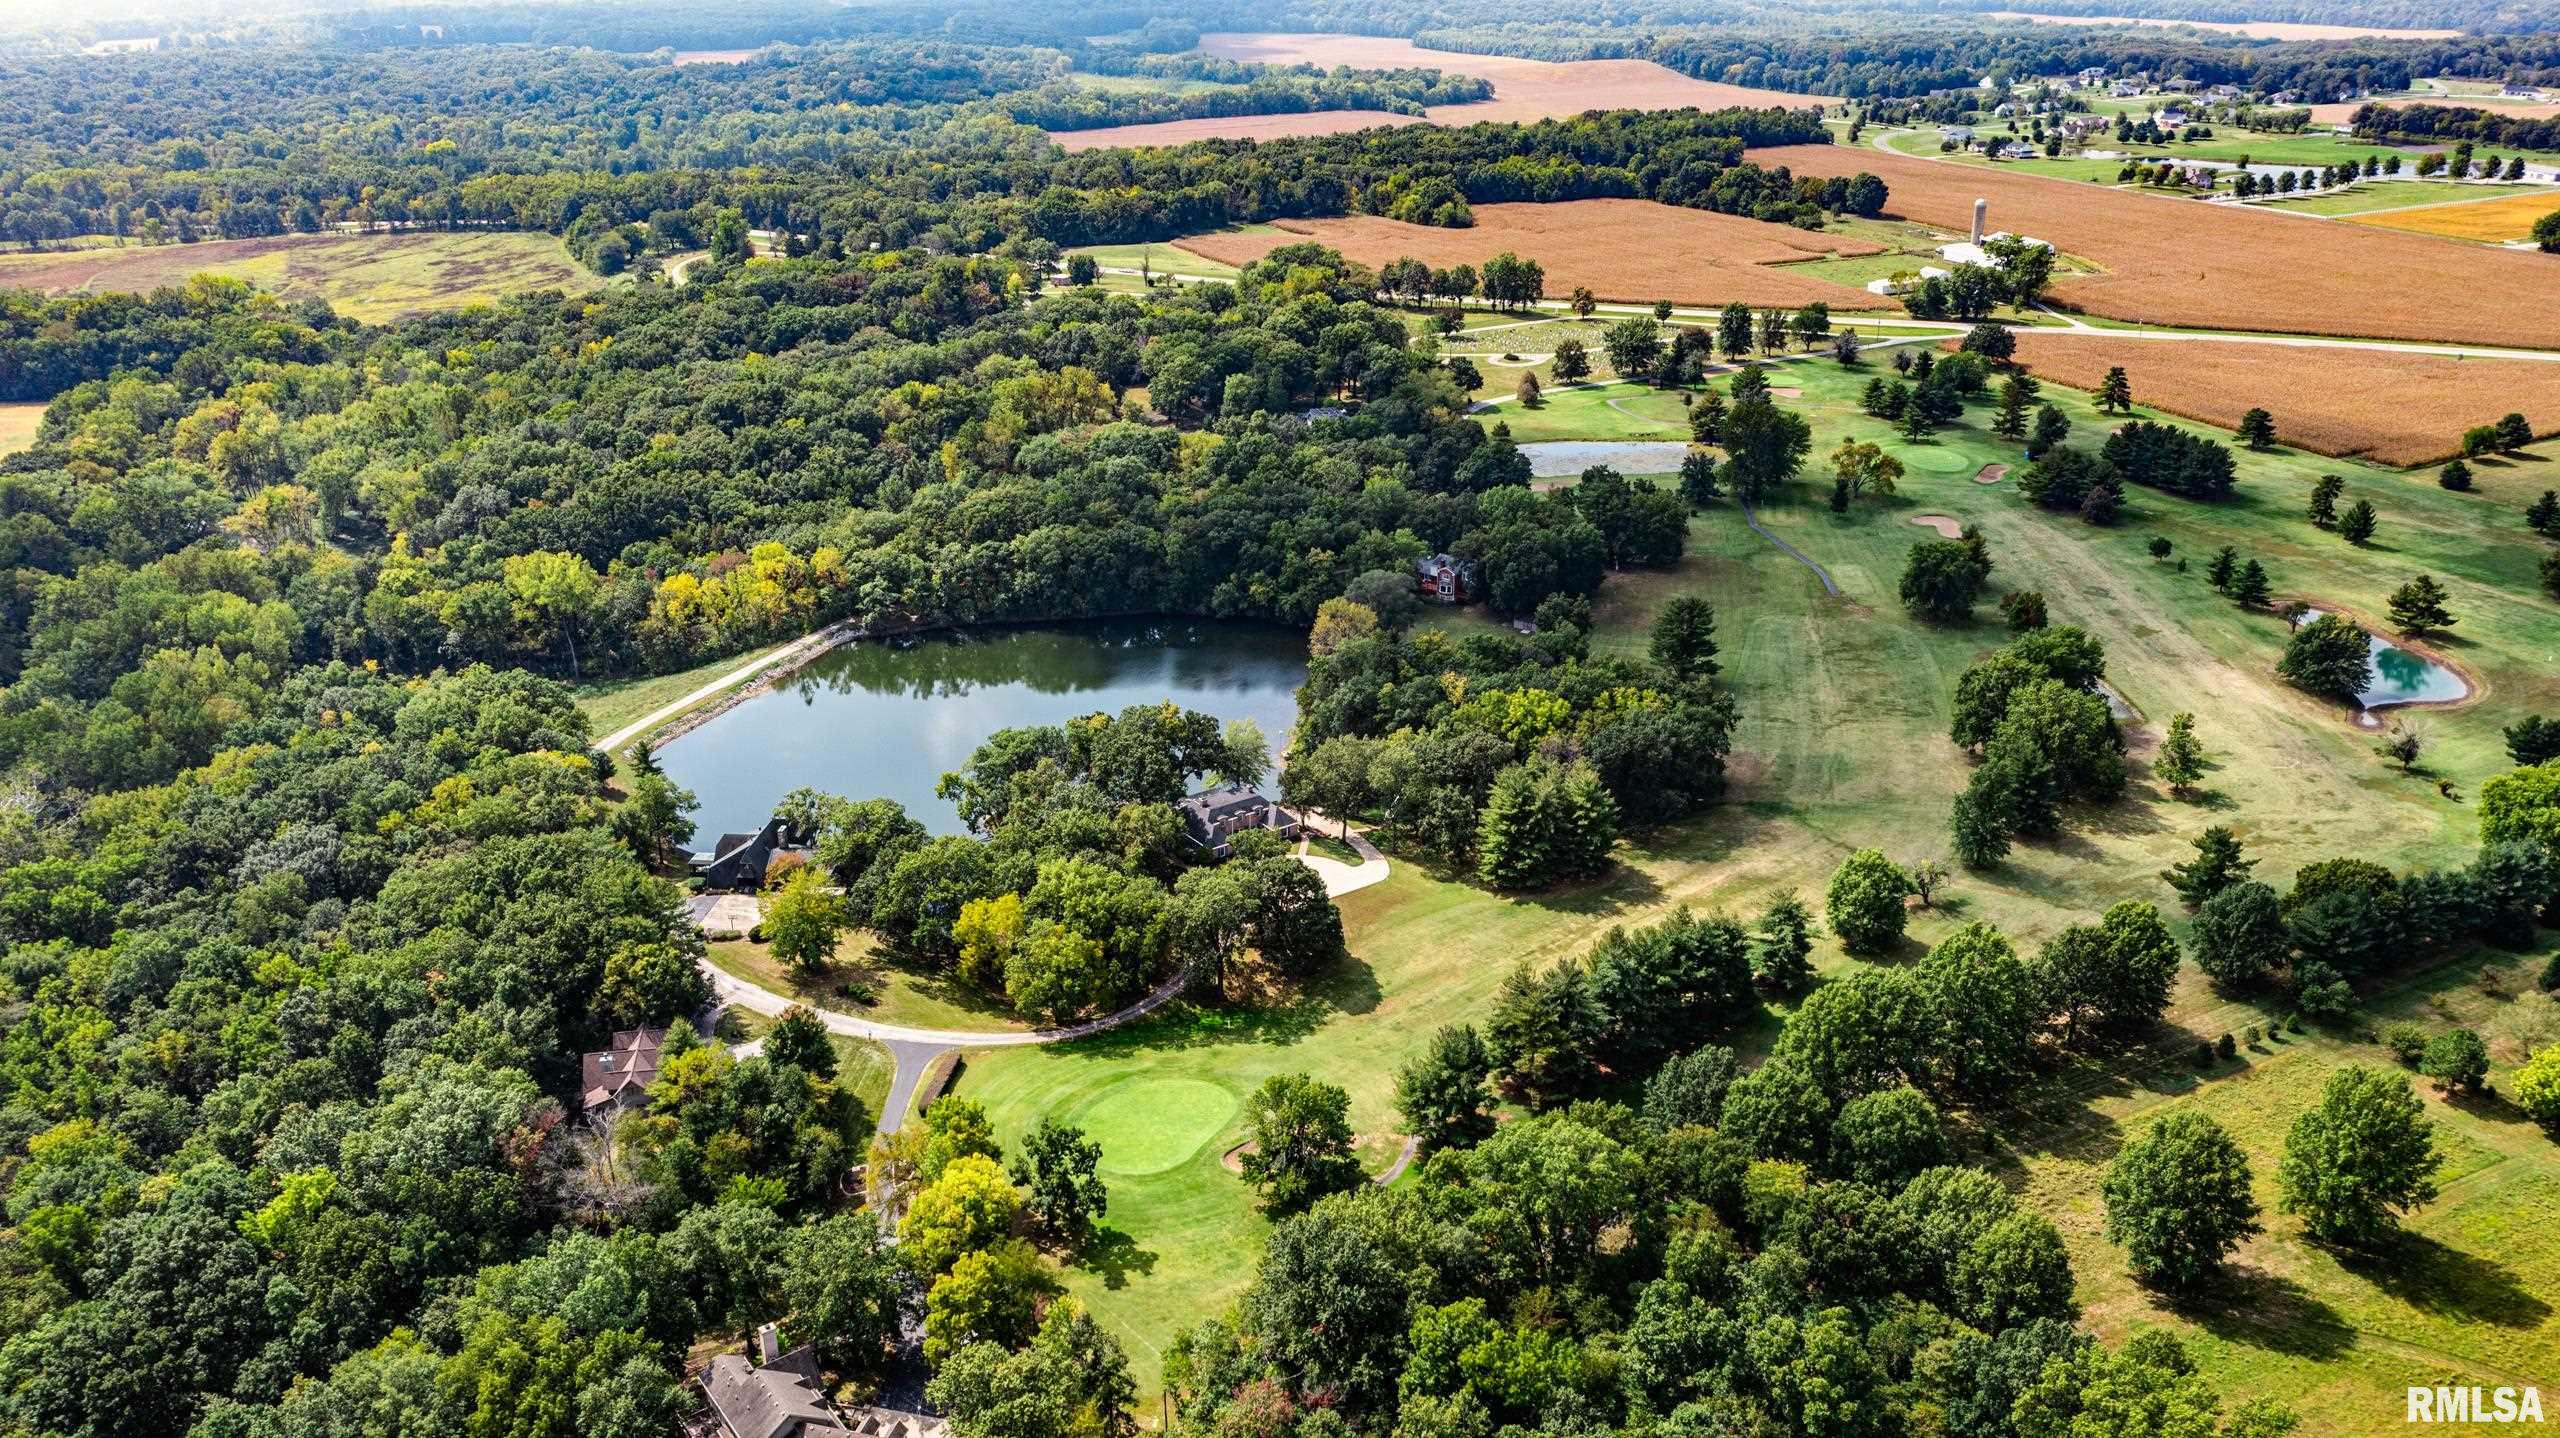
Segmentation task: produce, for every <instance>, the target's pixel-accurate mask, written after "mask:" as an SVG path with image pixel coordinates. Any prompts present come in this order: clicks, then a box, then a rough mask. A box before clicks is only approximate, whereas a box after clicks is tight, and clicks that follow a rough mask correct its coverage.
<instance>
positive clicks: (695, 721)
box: [616, 609, 1296, 749]
mask: <svg viewBox="0 0 2560 1438" xmlns="http://www.w3.org/2000/svg"><path fill="white" fill-rule="evenodd" d="M1128 619H1162V620H1171V621H1177V622H1181V623H1187V624H1227V623H1238V624H1269V625H1271V626H1272V627H1274V628H1277V629H1294V628H1296V626H1295V625H1291V624H1285V623H1282V622H1281V621H1279V620H1277V619H1268V620H1266V619H1233V618H1222V617H1220V616H1218V615H1213V614H1184V613H1180V612H1178V611H1174V610H1166V609H1127V610H1118V611H1114V612H1112V613H1108V614H1084V615H1076V616H1072V617H1068V618H1058V619H979V620H972V621H970V622H968V623H965V624H956V623H952V622H949V621H946V620H936V621H933V622H930V623H928V622H924V621H910V622H908V623H904V624H900V625H896V626H894V627H888V628H877V629H865V628H860V627H856V626H854V621H852V620H850V619H839V620H836V621H834V622H833V623H831V624H822V625H820V626H818V627H817V628H815V629H812V630H810V631H809V632H808V633H806V634H803V635H801V636H800V637H799V638H798V639H795V640H791V641H789V642H790V643H793V644H802V645H806V646H807V647H806V648H805V649H804V650H802V651H801V652H800V653H797V654H793V655H791V656H789V657H788V658H785V659H781V660H779V661H777V662H775V663H773V664H771V665H768V666H767V667H765V668H764V669H762V670H760V671H758V672H757V674H756V676H755V677H754V678H753V679H750V680H748V681H747V682H746V683H744V684H741V685H739V686H738V687H737V688H735V689H732V690H729V691H728V692H726V693H724V694H721V695H718V696H716V697H714V698H711V699H706V700H704V701H703V702H702V703H700V704H697V705H694V706H693V707H692V708H690V709H687V710H685V711H684V712H683V713H681V714H676V715H672V716H670V717H669V718H668V719H667V721H666V722H665V723H663V724H659V725H657V726H655V727H653V728H651V729H649V730H648V731H647V732H645V733H642V734H639V735H636V736H634V737H633V739H632V740H631V742H632V743H634V744H646V745H648V746H649V747H650V748H652V749H655V748H657V747H658V746H659V745H661V744H669V743H673V742H674V741H676V740H678V739H681V738H683V737H684V736H685V735H687V734H690V733H692V732H693V731H694V730H696V729H699V728H701V727H702V726H703V725H705V724H708V723H710V722H711V721H712V720H714V719H717V718H719V717H720V716H721V715H723V714H726V713H728V712H729V711H730V710H732V709H735V708H737V707H738V706H739V705H741V704H744V703H746V702H747V701H748V700H750V699H757V698H761V697H763V696H764V695H766V694H770V693H772V692H773V690H774V689H775V687H776V686H778V685H780V684H781V683H782V682H783V681H784V680H786V679H790V678H792V677H793V676H795V675H797V674H799V673H800V671H801V670H803V669H806V668H808V667H809V666H810V665H812V664H815V663H817V662H818V661H819V660H821V659H824V658H825V657H827V656H828V655H830V654H833V653H834V652H836V651H837V650H839V649H842V648H843V647H844V646H846V645H848V644H859V643H861V642H863V641H864V640H869V639H912V638H917V637H920V636H923V635H929V634H961V633H967V632H969V631H972V630H986V631H995V630H1005V629H1051V628H1058V627H1061V626H1065V625H1072V624H1105V623H1110V622H1112V621H1115V620H1128ZM834 631H842V632H840V633H837V632H834ZM818 639H824V640H825V641H826V642H825V643H823V644H819V643H811V642H810V641H812V640H818ZM616 747H620V746H616Z"/></svg>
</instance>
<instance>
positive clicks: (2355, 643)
mask: <svg viewBox="0 0 2560 1438" xmlns="http://www.w3.org/2000/svg"><path fill="white" fill-rule="evenodd" d="M2276 673H2277V674H2279V675H2281V676H2283V677H2284V678H2285V679H2286V680H2288V681H2290V682H2291V683H2293V684H2296V685H2299V686H2300V687H2302V688H2304V689H2308V690H2310V691H2311V692H2312V693H2314V694H2325V695H2327V696H2329V697H2330V698H2332V699H2346V700H2352V699H2354V698H2355V697H2356V696H2357V695H2359V694H2361V693H2363V692H2364V687H2365V684H2366V682H2367V681H2368V680H2369V679H2370V678H2371V676H2372V673H2373V641H2372V640H2371V639H2370V638H2369V637H2367V635H2366V634H2365V632H2364V631H2363V630H2362V629H2359V628H2357V627H2356V623H2355V621H2354V620H2352V619H2348V618H2346V617H2344V616H2343V615H2337V614H2323V615H2321V616H2320V617H2319V618H2317V619H2314V620H2312V621H2311V622H2310V623H2308V624H2305V625H2303V626H2302V627H2301V628H2299V629H2296V630H2295V631H2293V637H2292V638H2291V639H2289V640H2287V641H2286V642H2285V647H2284V658H2283V659H2282V660H2280V661H2278V663H2277V664H2276Z"/></svg>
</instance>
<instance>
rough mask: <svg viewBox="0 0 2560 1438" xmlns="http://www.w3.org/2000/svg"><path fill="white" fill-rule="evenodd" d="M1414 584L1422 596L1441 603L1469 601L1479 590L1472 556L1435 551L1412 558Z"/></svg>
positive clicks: (1468, 602)
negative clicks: (1425, 556) (1459, 555)
mask: <svg viewBox="0 0 2560 1438" xmlns="http://www.w3.org/2000/svg"><path fill="white" fill-rule="evenodd" d="M1413 574H1414V581H1415V588H1416V589H1417V591H1418V592H1420V594H1421V595H1422V597H1423V598H1425V599H1430V600H1436V601H1438V602H1439V603H1442V604H1473V603H1475V602H1476V600H1477V598H1478V597H1479V596H1480V594H1481V593H1482V591H1481V589H1480V588H1479V586H1478V584H1477V581H1476V566H1475V562H1474V561H1473V560H1468V559H1460V558H1458V557H1457V556H1455V555H1452V554H1435V555H1432V556H1431V557H1430V558H1428V559H1417V560H1415V561H1414V562H1413Z"/></svg>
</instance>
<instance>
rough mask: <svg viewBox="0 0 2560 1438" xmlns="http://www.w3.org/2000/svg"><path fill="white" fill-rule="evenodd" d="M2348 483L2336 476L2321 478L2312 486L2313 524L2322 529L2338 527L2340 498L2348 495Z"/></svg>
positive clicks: (2325, 475)
mask: <svg viewBox="0 0 2560 1438" xmlns="http://www.w3.org/2000/svg"><path fill="white" fill-rule="evenodd" d="M2346 490H2347V482H2346V481H2345V480H2343V479H2340V478H2339V477H2338V476H2336V475H2334V474H2324V475H2322V476H2320V482H2319V483H2318V484H2315V485H2313V486H2311V522H2312V523H2313V524H2314V525H2317V526H2318V527H2320V528H2322V529H2335V528H2337V527H2338V496H2339V495H2341V494H2344V493H2346Z"/></svg>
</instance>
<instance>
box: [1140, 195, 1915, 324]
mask: <svg viewBox="0 0 2560 1438" xmlns="http://www.w3.org/2000/svg"><path fill="white" fill-rule="evenodd" d="M1475 216H1476V222H1475V223H1474V224H1473V225H1471V226H1469V227H1467V228H1466V229H1462V230H1453V229H1446V228H1442V227H1439V226H1435V225H1409V224H1406V223H1404V222H1403V221H1401V220H1389V219H1383V218H1380V217H1378V216H1374V215H1354V216H1349V217H1346V218H1342V219H1331V220H1283V221H1280V222H1279V224H1278V225H1277V226H1276V228H1275V230H1274V232H1271V233H1263V234H1217V235H1200V236H1194V237H1191V238H1186V239H1184V240H1181V241H1179V242H1178V243H1179V244H1180V246H1181V247H1182V248H1183V249H1186V250H1189V251H1191V252H1192V253H1193V254H1196V255H1201V256H1205V257H1206V258H1209V259H1213V260H1217V261H1220V262H1222V263H1225V264H1230V265H1242V264H1248V263H1251V262H1252V261H1254V260H1258V259H1260V258H1262V257H1263V256H1264V255H1267V254H1269V253H1270V252H1271V251H1272V250H1274V249H1277V248H1278V247H1280V246H1282V245H1293V244H1301V243H1304V242H1306V241H1309V240H1314V241H1317V242H1319V243H1321V244H1325V245H1330V246H1331V247H1333V248H1334V249H1337V250H1339V251H1341V252H1342V254H1343V255H1344V256H1345V257H1346V258H1348V259H1352V260H1356V261H1358V262H1360V263H1361V264H1364V265H1368V266H1370V267H1372V268H1375V267H1377V266H1379V265H1383V264H1386V263H1387V262H1388V261H1390V260H1396V259H1403V258H1408V257H1410V258H1412V259H1418V260H1421V261H1423V262H1424V263H1426V264H1429V265H1432V266H1434V267H1446V266H1449V265H1457V264H1470V265H1481V264H1483V263H1484V262H1485V261H1486V260H1487V259H1490V258H1491V257H1493V256H1494V255H1497V254H1500V253H1501V252H1503V251H1505V250H1509V251H1511V252H1512V253H1514V254H1517V255H1519V256H1520V257H1522V258H1523V259H1533V260H1536V261H1537V262H1538V263H1539V264H1540V265H1542V266H1544V267H1545V269H1546V275H1547V295H1548V297H1549V298H1560V297H1562V296H1564V295H1568V294H1571V293H1572V292H1573V290H1574V288H1575V287H1576V286H1583V287H1587V288H1588V289H1590V291H1591V292H1592V293H1593V294H1595V295H1597V296H1599V297H1600V298H1602V299H1610V300H1633V301H1638V302H1642V301H1647V300H1657V299H1667V300H1670V301H1672V302H1673V303H1675V304H1723V303H1728V302H1730V301H1733V300H1742V301H1744V302H1746V303H1749V304H1755V305H1804V304H1810V303H1812V302H1813V301H1816V300H1821V301H1824V302H1825V303H1828V304H1830V305H1831V306H1833V307H1834V308H1859V307H1864V306H1868V305H1873V304H1875V303H1877V301H1876V298H1875V296H1873V295H1870V294H1868V293H1867V292H1866V291H1864V290H1860V289H1853V288H1851V287H1849V286H1847V285H1843V284H1837V283H1834V282H1832V281H1830V280H1825V279H1817V278H1814V277H1811V276H1807V275H1798V274H1794V273H1791V272H1790V271H1788V270H1787V269H1785V268H1783V266H1785V265H1787V264H1789V263H1791V262H1794V261H1802V260H1816V259H1823V258H1828V257H1837V256H1855V255H1879V254H1882V253H1884V250H1883V247H1882V246H1880V245H1876V244H1872V243H1869V242H1867V241H1865V240H1859V239H1853V238H1849V237H1847V236H1841V235H1832V234H1826V233H1824V232H1823V231H1820V230H1799V229H1796V228H1794V227H1793V226H1789V225H1773V224H1770V223H1768V222H1766V221H1763V220H1750V219H1744V218H1742V217H1740V216H1738V215H1720V214H1716V213H1714V212H1713V211H1709V210H1692V209H1687V208H1684V207H1682V206H1678V205H1664V204H1657V203H1655V202H1654V201H1651V200H1567V201H1564V202H1562V203H1559V204H1547V205H1538V204H1510V205H1481V206H1478V207H1477V208H1476V212H1475Z"/></svg>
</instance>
